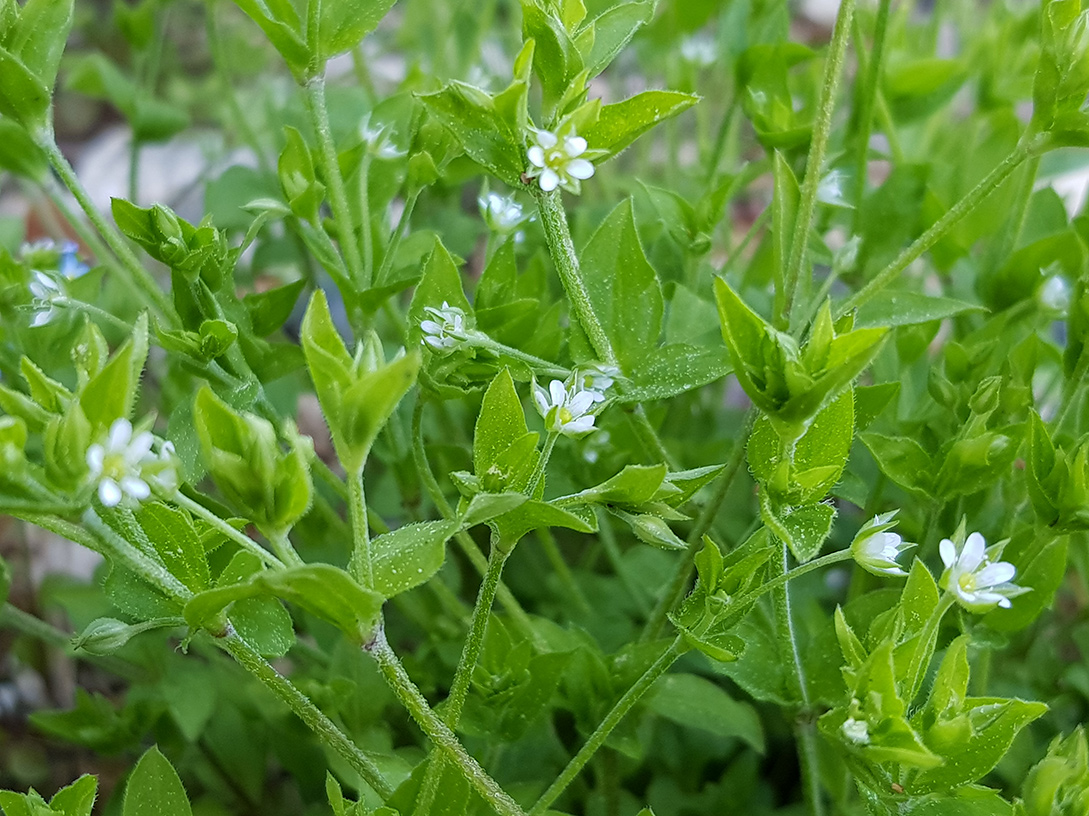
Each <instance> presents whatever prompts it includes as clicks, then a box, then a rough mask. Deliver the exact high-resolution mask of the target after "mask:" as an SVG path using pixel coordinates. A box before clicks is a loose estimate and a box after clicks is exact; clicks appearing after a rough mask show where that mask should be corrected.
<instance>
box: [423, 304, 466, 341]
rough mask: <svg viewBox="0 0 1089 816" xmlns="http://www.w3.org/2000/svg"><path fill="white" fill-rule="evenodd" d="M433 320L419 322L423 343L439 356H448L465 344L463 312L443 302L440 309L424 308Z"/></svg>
mask: <svg viewBox="0 0 1089 816" xmlns="http://www.w3.org/2000/svg"><path fill="white" fill-rule="evenodd" d="M424 311H425V312H427V313H428V314H429V315H431V316H432V317H433V318H435V319H434V320H421V321H420V329H421V330H422V331H423V333H424V336H423V342H424V343H426V344H427V345H428V346H430V347H431V348H432V349H434V350H435V351H437V352H439V353H440V354H449V353H450V352H451V351H453V350H454V349H456V348H457V347H458V346H459V345H461V344H462V343H463V342H465V312H463V311H462V310H461V309H459V308H458V307H457V306H451V305H450V304H449V303H447V302H446V301H445V300H444V301H443V302H442V307H441V308H439V309H436V308H435V307H434V306H424Z"/></svg>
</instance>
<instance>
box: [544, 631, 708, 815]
mask: <svg viewBox="0 0 1089 816" xmlns="http://www.w3.org/2000/svg"><path fill="white" fill-rule="evenodd" d="M686 651H688V647H687V646H686V645H685V642H684V638H682V637H679V636H678V637H677V638H676V639H675V640H674V641H673V643H671V644H670V645H669V648H667V649H666V650H665V651H664V652H662V654H661V656H660V657H659V658H658V659H657V660H655V661H654V663H653V664H651V666H650V668H648V669H647V670H646V671H645V672H643V674H642V676H641V677H640V678H639V679H638V680H636V681H635V682H634V683H633V684H632V685H631V687H630V688H629V689H628V690H627V691H626V692H624V695H623V696H622V697H621V698H620V699H619V700H617V702H616V705H614V706H613V707H612V710H611V711H610V712H609V713H608V714H606V715H605V719H603V720H602V721H601V724H600V725H598V727H597V728H596V729H595V730H594V733H592V734H591V735H590V737H589V739H587V740H586V742H585V744H583V746H582V748H580V749H579V752H578V753H577V754H575V755H574V756H573V757H572V758H571V760H570V762H568V763H567V767H566V768H564V769H563V771H562V772H561V773H560V775H559V776H558V777H556V781H555V782H553V783H552V784H551V785H549V786H548V790H546V791H545V792H544V793H542V794H541V798H540V799H538V800H537V802H536V804H534V805H533V807H532V808H531V809H530V811H529V816H541V814H543V813H544V812H545V811H546V810H547V809H548V807H549V805H551V804H552V803H553V802H555V801H556V799H557V798H559V796H560V794H561V793H563V792H564V791H565V790H566V789H567V786H568V785H570V784H571V783H572V782H573V781H574V780H575V777H577V776H578V775H579V772H580V771H582V769H583V767H585V765H586V763H587V762H589V761H590V758H591V757H593V755H594V754H595V753H597V750H598V749H599V748H600V747H601V746H602V745H604V744H605V740H606V739H608V737H609V734H611V733H612V731H613V729H614V728H616V726H617V725H619V724H620V721H621V720H623V719H624V716H625V715H626V714H627V713H628V712H629V711H631V709H632V707H633V706H634V705H635V704H636V703H637V702H639V700H640V699H641V698H642V697H643V695H644V694H646V693H647V692H648V691H649V690H650V687H651V686H653V685H654V682H655V681H656V680H657V679H658V678H659V677H661V676H662V675H663V674H665V673H666V671H668V670H669V667H670V666H672V665H673V664H674V662H676V660H677V658H678V657H680V656H681V655H682V654H684V653H685V652H686Z"/></svg>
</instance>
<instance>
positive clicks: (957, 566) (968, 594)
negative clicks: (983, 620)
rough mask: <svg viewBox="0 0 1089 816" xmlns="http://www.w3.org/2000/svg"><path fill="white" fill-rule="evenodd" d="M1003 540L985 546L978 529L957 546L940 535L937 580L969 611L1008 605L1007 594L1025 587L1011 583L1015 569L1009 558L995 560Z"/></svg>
mask: <svg viewBox="0 0 1089 816" xmlns="http://www.w3.org/2000/svg"><path fill="white" fill-rule="evenodd" d="M1002 546H1004V545H1002V544H999V545H996V546H995V547H991V548H990V549H989V550H988V549H987V542H986V541H985V540H984V538H983V536H982V535H980V534H979V533H972V534H970V535H969V536H968V537H967V538H966V539H965V540H964V546H963V547H961V548H960V549H959V550H958V549H957V545H956V544H954V543H953V542H952V541H951V540H950V539H948V538H943V539H942V541H941V544H940V545H939V546H938V552H939V553H940V554H941V557H942V562H943V563H944V564H945V572H943V573H942V577H941V580H940V581H939V582H938V583H939V585H940V586H941V588H942V589H945V590H947V591H949V592H951V593H953V596H954V597H955V598H956V600H957V603H959V604H960V605H961V606H963V607H964V608H965V609H967V610H968V611H969V612H987V611H989V610H991V609H993V608H994V607H996V606H1000V607H1002V608H1003V609H1009V607H1010V598H1015V597H1017V596H1018V595H1021V594H1023V593H1025V592H1028V590H1027V589H1025V588H1024V587H1019V586H1017V585H1016V584H1011V583H1010V580H1011V579H1012V578H1013V577H1014V576H1015V575H1016V574H1017V569H1016V568H1015V567H1014V566H1013V564H1011V563H1009V562H1008V561H995V560H993V559H995V558H998V557H999V555H1000V554H1001V551H1002Z"/></svg>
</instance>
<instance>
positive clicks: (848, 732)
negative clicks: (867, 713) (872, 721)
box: [841, 717, 870, 745]
mask: <svg viewBox="0 0 1089 816" xmlns="http://www.w3.org/2000/svg"><path fill="white" fill-rule="evenodd" d="M841 728H842V731H843V736H845V737H846V738H847V740H848V741H849V742H853V743H854V744H855V745H866V744H868V743H869V741H870V728H869V726H868V725H867V724H866V721H865V720H856V719H855V718H854V717H848V718H847V719H846V720H845V721H844V723H843V725H842V727H841Z"/></svg>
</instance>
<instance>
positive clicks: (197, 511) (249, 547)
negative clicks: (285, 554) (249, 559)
mask: <svg viewBox="0 0 1089 816" xmlns="http://www.w3.org/2000/svg"><path fill="white" fill-rule="evenodd" d="M170 500H171V501H173V502H174V503H175V504H176V505H178V506H179V507H184V508H185V509H186V510H188V511H189V512H190V513H192V514H193V515H194V516H197V517H198V518H200V519H202V520H203V521H206V522H208V524H210V525H211V526H212V527H214V528H215V529H216V530H218V531H219V532H220V533H222V534H223V536H224V537H226V538H227V540H228V541H233V542H234V543H235V544H237V545H238V546H239V547H241V548H242V549H244V550H245V551H246V552H249V553H252V554H253V555H256V556H257V557H258V558H260V559H261V560H262V561H263V562H264V563H266V564H268V565H269V566H270V567H283V566H284V562H283V561H281V560H280V559H279V558H277V557H276V556H275V555H273V554H272V553H270V552H269V551H268V550H266V549H265V548H264V547H262V546H261V545H260V544H258V543H257V542H256V541H254V540H253V539H252V538H250V537H249V536H248V535H246V534H245V533H243V532H242V531H241V530H238V529H236V528H234V527H232V526H231V525H230V524H228V523H227V522H226V521H224V520H223V519H221V518H220V517H219V516H217V515H216V514H215V513H213V512H212V511H211V510H209V509H208V508H207V507H205V506H204V505H203V504H201V503H200V502H197V501H193V500H192V499H191V498H189V497H188V496H186V495H185V494H184V493H181V492H178V493H175V494H174V495H173V496H171V497H170Z"/></svg>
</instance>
